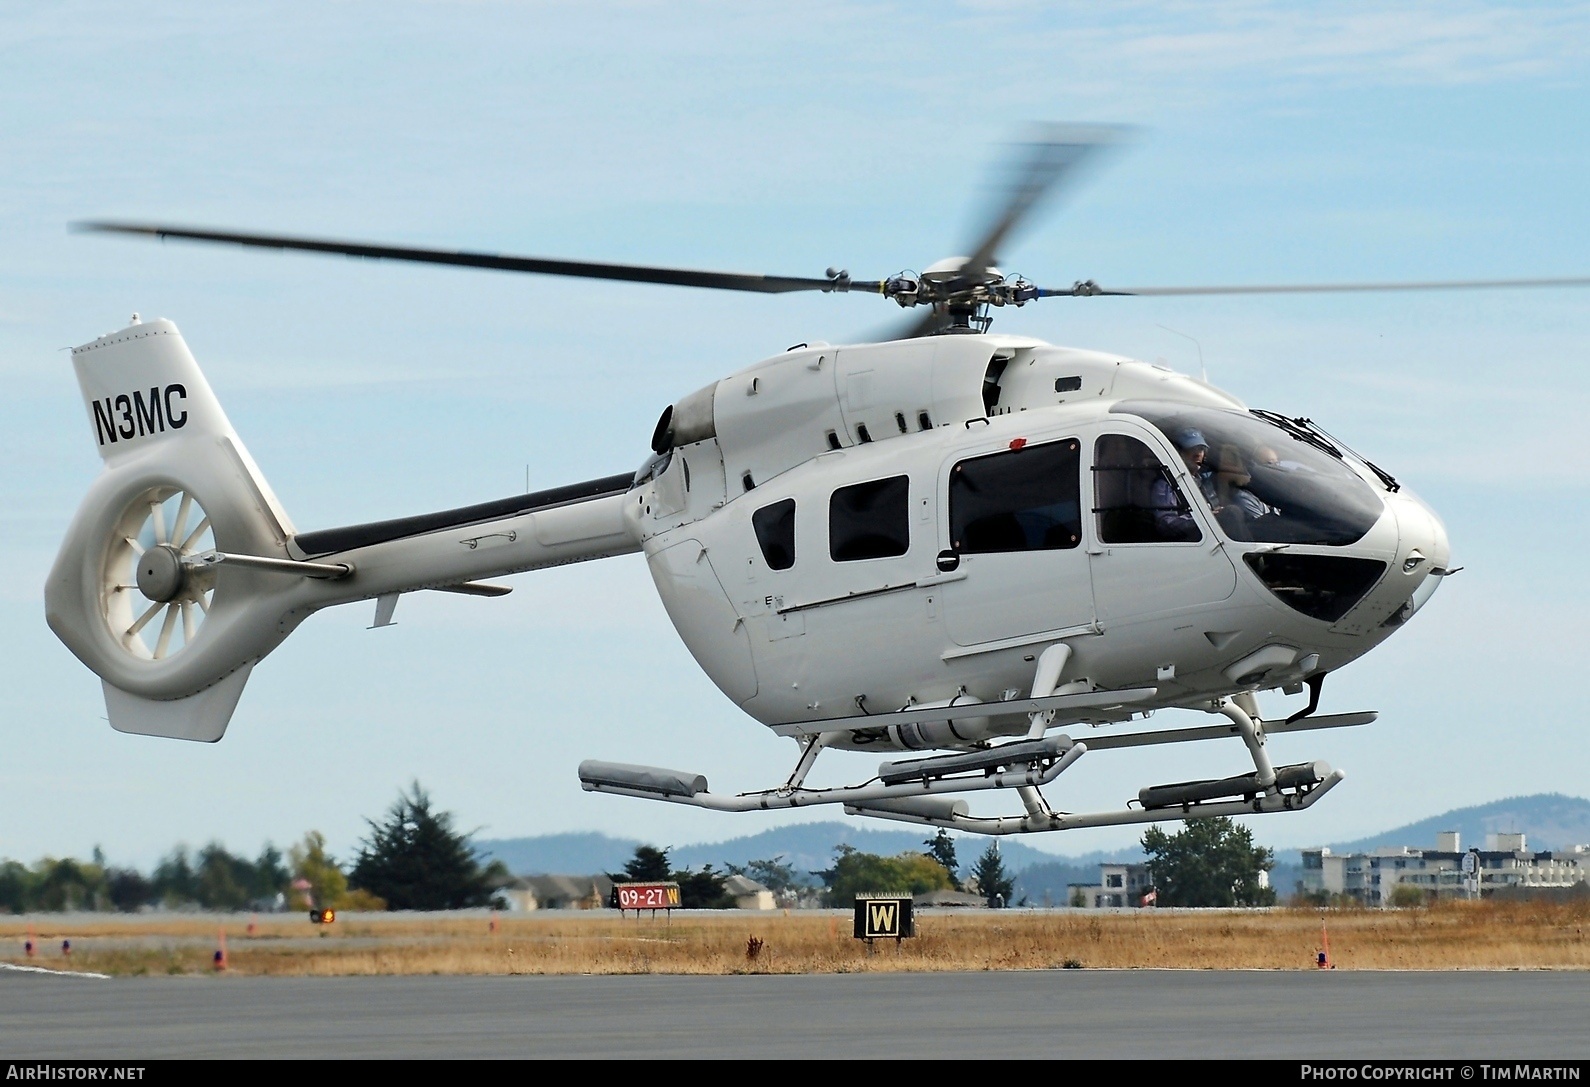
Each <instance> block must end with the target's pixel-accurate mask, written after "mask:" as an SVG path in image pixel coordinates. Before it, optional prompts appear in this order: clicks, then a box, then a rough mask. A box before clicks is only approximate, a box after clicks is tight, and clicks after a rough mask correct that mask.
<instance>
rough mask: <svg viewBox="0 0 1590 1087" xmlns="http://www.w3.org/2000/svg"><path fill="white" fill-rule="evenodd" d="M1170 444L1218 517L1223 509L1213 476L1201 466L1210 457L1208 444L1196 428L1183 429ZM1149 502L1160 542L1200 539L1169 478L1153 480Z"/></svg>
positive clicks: (1173, 436) (1209, 470)
mask: <svg viewBox="0 0 1590 1087" xmlns="http://www.w3.org/2000/svg"><path fill="white" fill-rule="evenodd" d="M1171 441H1173V442H1175V443H1176V450H1177V452H1179V453H1181V459H1182V461H1183V463H1185V464H1186V465H1187V471H1188V472H1189V473H1191V475H1192V477H1193V479H1195V480H1197V482H1198V490H1199V491H1200V492H1202V494H1203V496H1204V498H1205V499H1206V500H1207V501H1208V503H1209V506H1210V508H1211V509H1213V510H1214V512H1215V515H1216V516H1219V514H1220V511H1221V509H1222V508H1223V507H1222V504H1221V502H1220V497H1219V493H1218V491H1217V489H1216V486H1215V479H1214V472H1213V471H1212V470H1211V469H1210V468H1209V467H1208V466H1207V465H1205V463H1204V461H1205V460H1206V459H1207V458H1208V456H1209V442H1208V441H1207V440H1206V439H1205V438H1204V436H1203V432H1202V431H1200V430H1198V429H1197V428H1196V427H1184V428H1182V429H1181V430H1178V431H1176V432H1175V433H1174V434H1172V435H1171ZM1149 501H1150V504H1151V505H1152V506H1153V508H1154V526H1155V528H1157V529H1158V530H1159V536H1160V539H1162V540H1196V539H1198V538H1199V537H1200V535H1201V533H1200V532H1199V531H1198V525H1197V523H1196V522H1195V521H1194V520H1193V517H1192V511H1190V510H1189V509H1188V508H1187V504H1186V503H1185V502H1183V501H1182V497H1181V494H1180V492H1178V491H1177V490H1176V484H1175V483H1173V482H1171V479H1170V476H1168V475H1161V476H1160V477H1159V478H1157V479H1155V480H1154V486H1153V488H1152V489H1151V490H1150V491H1149Z"/></svg>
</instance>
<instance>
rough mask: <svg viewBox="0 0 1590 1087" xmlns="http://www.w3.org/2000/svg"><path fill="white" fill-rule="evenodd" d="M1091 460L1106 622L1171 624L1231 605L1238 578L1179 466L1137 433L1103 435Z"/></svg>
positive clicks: (1094, 545) (1098, 582)
mask: <svg viewBox="0 0 1590 1087" xmlns="http://www.w3.org/2000/svg"><path fill="white" fill-rule="evenodd" d="M1091 452H1092V461H1093V464H1092V472H1091V473H1090V474H1091V475H1092V477H1093V478H1092V480H1091V481H1090V482H1091V487H1090V490H1091V492H1092V494H1091V496H1090V497H1091V503H1092V514H1091V516H1090V517H1089V518H1088V519H1087V520H1088V522H1089V523H1088V526H1087V530H1088V535H1089V540H1088V548H1087V550H1088V556H1089V558H1090V560H1091V567H1092V573H1093V596H1094V603H1095V607H1096V608H1097V611H1098V618H1099V622H1100V623H1101V624H1103V625H1104V626H1106V627H1108V625H1109V624H1110V623H1111V622H1117V621H1120V620H1125V619H1136V618H1140V617H1144V616H1150V615H1154V616H1158V615H1164V616H1170V615H1175V614H1177V613H1180V612H1185V611H1190V610H1194V609H1196V608H1199V607H1203V606H1207V605H1209V604H1217V603H1220V602H1221V601H1223V600H1225V599H1227V598H1228V597H1230V596H1231V594H1232V592H1234V591H1235V589H1236V585H1237V574H1236V570H1235V568H1234V567H1233V566H1232V565H1231V559H1230V558H1229V556H1227V554H1226V547H1225V545H1224V544H1223V543H1221V541H1220V537H1219V536H1218V535H1217V533H1216V532H1215V530H1214V525H1213V518H1212V517H1211V515H1210V513H1209V510H1208V508H1207V506H1205V505H1204V503H1203V500H1202V497H1201V495H1200V494H1199V493H1198V491H1197V483H1196V481H1194V480H1192V478H1191V477H1190V476H1189V474H1188V473H1187V472H1186V471H1185V470H1184V468H1183V466H1182V465H1181V464H1180V463H1179V461H1178V462H1170V461H1168V460H1167V458H1166V457H1165V456H1164V452H1163V450H1162V448H1161V446H1160V443H1159V442H1157V441H1155V440H1154V439H1153V438H1152V437H1150V436H1149V435H1148V434H1147V432H1146V431H1138V430H1137V429H1136V428H1131V429H1130V430H1128V429H1127V428H1125V427H1121V428H1119V429H1117V428H1111V429H1110V430H1108V431H1105V432H1103V433H1101V434H1099V435H1098V437H1097V438H1096V440H1095V441H1094V443H1093V449H1092V451H1091ZM1172 468H1174V469H1175V470H1172Z"/></svg>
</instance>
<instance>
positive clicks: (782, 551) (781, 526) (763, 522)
mask: <svg viewBox="0 0 1590 1087" xmlns="http://www.w3.org/2000/svg"><path fill="white" fill-rule="evenodd" d="M751 527H752V528H754V529H755V530H756V542H757V545H758V546H759V547H761V549H762V558H764V559H765V560H767V565H768V567H769V568H770V569H773V570H788V569H789V568H790V567H791V566H794V565H795V500H794V499H793V498H786V499H784V501H782V502H774V503H773V504H772V505H771V506H763V507H762V508H761V509H759V510H757V511H756V512H755V513H753V514H751Z"/></svg>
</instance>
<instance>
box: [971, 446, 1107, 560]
mask: <svg viewBox="0 0 1590 1087" xmlns="http://www.w3.org/2000/svg"><path fill="white" fill-rule="evenodd" d="M1081 461H1082V453H1081V446H1080V444H1079V443H1078V442H1077V441H1076V440H1075V439H1068V440H1066V441H1062V442H1048V443H1045V444H1043V445H1030V446H1025V447H1024V448H1021V449H1014V450H1010V451H1008V452H1001V453H994V454H991V455H989V456H986V457H975V458H973V459H971V460H963V461H961V462H960V463H959V464H957V465H956V466H955V467H954V468H953V469H951V470H950V542H951V544H952V546H953V547H954V548H955V550H957V551H961V552H964V553H966V554H979V553H989V552H997V551H1054V550H1059V549H1062V548H1070V547H1075V546H1077V544H1078V543H1080V542H1081V540H1082V496H1081V474H1082V463H1081Z"/></svg>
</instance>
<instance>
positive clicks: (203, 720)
mask: <svg viewBox="0 0 1590 1087" xmlns="http://www.w3.org/2000/svg"><path fill="white" fill-rule="evenodd" d="M253 667H254V666H253V665H252V664H245V665H243V667H241V668H239V669H238V670H237V671H235V672H233V673H232V674H231V675H229V676H227V677H226V678H224V679H222V680H221V681H220V682H219V683H216V684H214V685H212V686H210V687H206V688H205V689H204V690H202V691H200V692H199V693H198V694H193V695H189V696H188V697H186V698H171V699H161V700H157V699H153V698H140V697H139V696H138V695H135V694H128V693H127V692H126V691H124V690H122V689H121V688H119V687H112V686H111V685H110V684H109V683H106V684H104V688H105V711H106V716H108V717H109V718H110V727H111V728H113V729H115V730H116V731H117V732H131V733H135V734H137V735H140V736H165V737H167V738H169V739H173V740H197V741H199V742H201V743H212V744H213V743H214V742H215V741H217V740H219V739H220V738H221V737H222V735H224V734H225V733H226V726H227V723H228V722H229V721H231V720H232V711H233V710H235V709H237V700H238V699H239V698H240V697H242V694H243V684H245V683H247V682H248V674H249V672H250V671H252V670H253Z"/></svg>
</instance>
